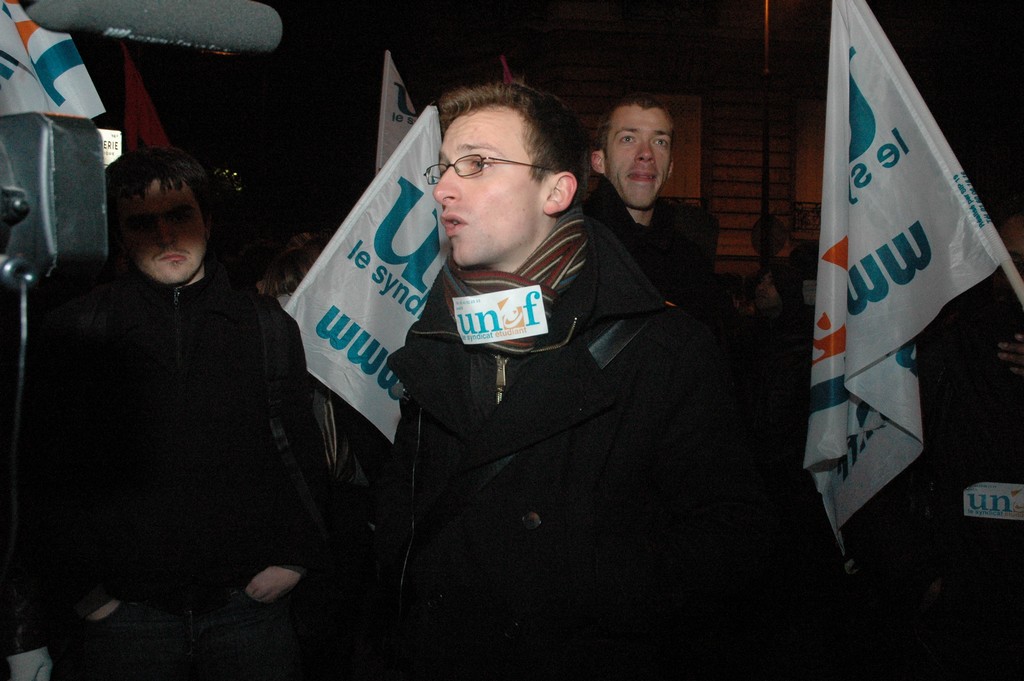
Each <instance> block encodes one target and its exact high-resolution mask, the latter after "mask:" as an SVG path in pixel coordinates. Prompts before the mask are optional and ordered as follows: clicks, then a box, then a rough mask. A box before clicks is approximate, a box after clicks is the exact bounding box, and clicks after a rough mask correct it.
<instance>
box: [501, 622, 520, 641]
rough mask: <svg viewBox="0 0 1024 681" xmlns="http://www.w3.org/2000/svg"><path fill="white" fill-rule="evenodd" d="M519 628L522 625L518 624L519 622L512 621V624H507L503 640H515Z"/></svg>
mask: <svg viewBox="0 0 1024 681" xmlns="http://www.w3.org/2000/svg"><path fill="white" fill-rule="evenodd" d="M521 627H522V625H521V624H519V622H517V621H515V620H512V622H511V623H509V625H508V626H507V627H505V638H507V639H515V638H516V637H517V636H519V629H520V628H521Z"/></svg>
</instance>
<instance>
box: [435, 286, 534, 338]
mask: <svg viewBox="0 0 1024 681" xmlns="http://www.w3.org/2000/svg"><path fill="white" fill-rule="evenodd" d="M452 303H453V307H454V309H455V323H456V325H457V326H458V327H459V335H460V336H461V337H462V342H463V343H465V344H466V345H477V344H479V343H497V342H500V341H507V340H517V339H519V338H529V337H530V336H540V335H541V334H545V333H547V332H548V317H547V315H546V314H545V313H544V297H543V296H542V295H541V293H540V286H526V287H524V288H515V289H511V290H508V291H498V292H497V293H484V294H481V295H478V296H463V297H461V298H453V299H452Z"/></svg>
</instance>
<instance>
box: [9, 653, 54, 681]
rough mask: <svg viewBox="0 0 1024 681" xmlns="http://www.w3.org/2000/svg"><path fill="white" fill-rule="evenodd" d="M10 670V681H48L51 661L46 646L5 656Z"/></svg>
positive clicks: (51, 666) (51, 667) (51, 665)
mask: <svg viewBox="0 0 1024 681" xmlns="http://www.w3.org/2000/svg"><path fill="white" fill-rule="evenodd" d="M7 665H8V666H9V667H10V668H11V681H50V672H51V671H52V670H53V660H51V659H50V651H49V650H47V648H46V646H43V647H42V648H36V649H35V650H29V651H28V652H24V653H18V654H17V655H8V656H7Z"/></svg>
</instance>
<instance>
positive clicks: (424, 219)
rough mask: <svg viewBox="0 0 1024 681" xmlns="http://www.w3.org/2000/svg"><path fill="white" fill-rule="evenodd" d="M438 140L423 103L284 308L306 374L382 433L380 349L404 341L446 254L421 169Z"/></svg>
mask: <svg viewBox="0 0 1024 681" xmlns="http://www.w3.org/2000/svg"><path fill="white" fill-rule="evenodd" d="M440 148H441V129H440V126H439V123H438V116H437V109H436V108H435V107H433V106H431V107H427V109H426V110H425V111H424V112H423V114H422V115H421V116H420V117H419V119H418V120H417V121H416V124H415V125H414V126H413V127H412V128H411V129H410V130H409V134H408V135H406V136H405V138H404V139H403V140H402V142H401V143H400V144H399V145H398V148H397V149H395V153H394V154H393V155H392V156H391V158H390V159H389V160H388V162H387V163H386V164H385V166H384V167H383V168H382V169H381V171H380V172H379V173H378V174H377V176H376V177H375V178H374V180H373V182H371V183H370V186H369V187H368V188H367V189H366V191H365V192H364V193H363V195H362V197H360V199H359V201H357V202H356V205H355V207H353V209H352V211H351V212H350V213H349V214H348V216H347V217H346V218H345V220H344V222H342V224H341V226H340V227H339V228H338V230H337V232H336V233H335V235H334V237H332V238H331V241H330V242H329V243H328V244H327V247H326V248H325V249H324V251H323V252H322V253H321V255H320V257H319V258H317V261H316V262H315V263H314V264H313V267H312V268H310V270H309V272H308V273H307V274H306V276H305V277H304V278H303V279H302V282H301V283H300V284H299V287H298V288H297V289H296V290H295V293H294V294H293V295H292V297H291V299H290V300H289V301H288V303H287V305H286V306H285V310H287V311H288V312H289V313H290V314H291V315H292V316H293V317H295V319H296V321H297V322H298V325H299V330H300V332H301V334H302V341H303V346H304V347H305V350H306V364H307V367H308V368H309V371H310V373H311V374H313V375H314V376H315V377H316V378H317V379H319V380H320V381H321V382H322V383H324V384H325V385H326V386H327V387H329V388H330V389H331V390H333V391H334V392H336V393H337V394H338V395H340V396H341V397H342V398H344V399H345V401H346V402H348V403H349V404H351V405H352V406H353V407H355V408H356V409H358V410H359V411H360V412H361V413H362V414H363V415H364V416H365V417H366V418H367V419H368V420H369V421H370V422H372V423H373V424H374V425H375V426H377V428H379V429H380V431H381V432H382V433H383V434H384V435H386V436H387V437H388V438H389V439H393V438H394V433H395V427H396V426H397V425H398V417H399V408H398V397H399V396H398V395H394V394H392V393H393V391H392V388H394V387H395V385H396V383H397V378H396V377H395V376H394V374H392V373H391V371H390V370H389V369H388V367H387V356H388V355H389V354H390V353H391V352H394V351H395V350H397V349H398V348H400V347H402V346H403V345H404V344H405V334H406V331H408V329H409V327H410V326H412V323H413V322H414V321H416V319H417V318H418V317H419V315H420V314H421V313H422V310H423V305H424V303H425V302H426V299H427V294H428V293H429V291H430V285H431V284H432V283H433V280H434V278H435V277H436V276H437V273H438V271H440V269H441V265H442V264H443V262H444V258H445V257H446V255H447V249H448V241H447V237H446V236H445V234H444V230H442V229H440V228H439V226H438V220H437V203H436V202H435V201H434V199H433V196H432V195H431V191H430V187H429V186H428V185H427V181H426V178H425V177H424V176H423V171H424V169H425V168H426V167H427V166H430V165H433V164H434V163H437V157H438V151H439V150H440Z"/></svg>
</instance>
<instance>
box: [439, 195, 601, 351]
mask: <svg viewBox="0 0 1024 681" xmlns="http://www.w3.org/2000/svg"><path fill="white" fill-rule="evenodd" d="M586 245H587V232H586V230H585V229H584V228H583V214H582V213H580V212H579V211H573V212H570V213H568V214H566V215H564V216H563V217H562V218H561V219H560V220H559V221H558V222H557V223H556V224H555V228H554V229H553V230H551V234H549V235H548V237H547V238H546V239H544V241H543V242H542V243H541V244H540V246H538V247H537V249H536V250H535V251H534V252H533V253H532V254H530V257H529V258H527V259H526V262H524V263H523V264H522V266H520V268H519V269H518V270H516V271H515V272H511V273H510V272H498V271H496V270H473V269H470V270H466V269H462V268H461V267H459V266H458V265H456V264H455V261H454V260H452V256H451V255H449V256H448V260H447V261H446V262H445V264H444V268H443V270H442V273H443V277H442V280H443V281H444V290H445V299H446V301H447V302H448V312H449V313H450V314H451V315H452V317H453V318H454V317H455V305H454V303H453V302H452V299H453V298H460V297H463V296H472V295H479V294H483V293H494V292H496V291H507V290H509V289H514V288H521V287H523V286H534V285H538V286H540V291H541V295H542V296H543V298H544V312H545V313H546V314H547V316H548V317H549V318H550V317H551V310H552V309H553V307H554V305H555V302H556V301H557V300H558V296H559V295H560V294H561V293H562V291H564V290H565V289H566V288H568V287H569V285H570V284H571V283H572V281H573V279H575V278H576V275H577V274H579V271H580V270H581V269H583V263H584V262H586V249H585V248H584V247H585V246H586ZM535 338H536V337H530V338H519V339H515V340H507V341H498V342H494V343H486V344H485V345H484V347H487V348H491V349H493V350H497V351H499V352H502V353H505V354H509V355H525V354H526V353H528V352H530V351H531V350H533V347H534V340H535Z"/></svg>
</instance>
